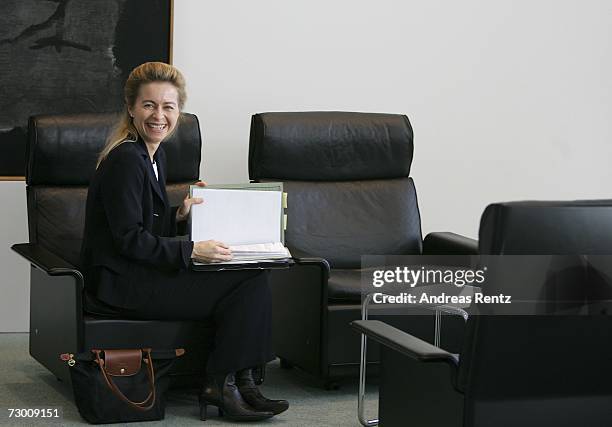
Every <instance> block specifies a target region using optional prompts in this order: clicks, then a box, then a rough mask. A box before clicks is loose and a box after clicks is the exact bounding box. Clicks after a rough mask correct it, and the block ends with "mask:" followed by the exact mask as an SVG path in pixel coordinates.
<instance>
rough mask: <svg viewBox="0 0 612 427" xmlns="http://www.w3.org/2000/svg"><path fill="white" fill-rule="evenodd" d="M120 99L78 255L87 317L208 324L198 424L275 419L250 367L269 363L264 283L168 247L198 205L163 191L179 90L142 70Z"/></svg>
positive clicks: (281, 407)
mask: <svg viewBox="0 0 612 427" xmlns="http://www.w3.org/2000/svg"><path fill="white" fill-rule="evenodd" d="M124 95H125V96H124V99H125V110H124V112H123V114H122V116H121V117H120V120H119V123H118V125H117V127H116V129H115V131H114V132H113V133H112V134H111V136H110V137H109V139H108V141H107V144H106V146H105V147H104V149H103V150H102V153H101V154H100V157H99V160H98V165H97V168H96V173H95V175H94V177H93V178H92V180H91V182H90V185H89V191H88V193H87V207H86V212H85V230H84V232H83V245H82V248H81V266H82V267H83V271H84V276H85V310H86V311H89V312H91V313H96V314H103V315H117V314H119V315H122V316H126V317H128V318H132V319H155V320H214V324H215V345H214V348H213V349H212V351H211V352H210V354H209V357H208V361H207V366H206V383H205V384H204V385H203V387H202V391H201V393H200V395H199V397H200V411H201V412H200V416H201V418H206V410H207V405H208V404H212V405H215V406H218V407H219V408H220V409H221V410H222V411H223V413H225V415H226V417H227V418H230V419H232V420H239V421H245V420H248V421H254V420H262V419H265V418H270V417H272V416H274V415H275V414H279V413H281V412H283V411H285V410H286V409H287V408H288V407H289V404H288V403H287V401H285V400H271V399H267V398H265V397H264V396H263V395H262V394H261V393H260V391H259V389H258V388H257V386H256V385H255V383H254V381H253V376H252V368H253V367H255V366H260V365H263V364H265V363H266V362H268V361H270V360H272V359H273V356H272V353H271V348H270V346H271V331H270V325H271V323H270V322H271V295H270V290H269V288H268V283H267V276H266V274H265V273H264V272H260V271H257V270H244V271H218V272H197V271H193V270H192V269H190V265H191V259H192V258H194V259H197V260H198V261H206V262H219V261H228V260H230V259H231V258H232V253H231V251H230V250H229V247H228V246H227V245H225V244H224V243H222V242H218V241H216V240H206V241H199V242H191V241H189V240H179V239H175V238H174V237H176V235H177V234H178V230H179V229H185V228H186V227H185V225H186V223H185V221H186V220H187V218H188V216H189V212H190V210H191V206H192V205H193V204H196V203H202V202H203V200H202V199H197V198H190V197H189V196H187V197H185V199H184V200H183V202H182V204H181V205H180V206H177V207H171V206H170V204H169V201H168V195H167V192H166V188H165V187H166V156H165V154H164V149H163V143H164V142H163V141H164V140H166V139H167V138H168V136H170V135H171V134H172V132H174V130H175V129H176V127H177V126H179V122H180V112H181V110H182V108H183V106H184V104H185V99H186V94H185V80H184V79H183V76H182V74H181V73H180V72H179V71H178V70H177V69H176V68H175V67H173V66H171V65H168V64H164V63H161V62H148V63H145V64H142V65H140V66H138V67H136V68H135V69H134V70H133V71H132V72H131V73H130V76H129V77H128V79H127V82H126V83H125V91H124ZM199 185H201V186H203V185H205V184H204V183H199ZM202 363H204V361H203V362H202Z"/></svg>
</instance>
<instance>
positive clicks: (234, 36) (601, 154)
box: [174, 0, 612, 237]
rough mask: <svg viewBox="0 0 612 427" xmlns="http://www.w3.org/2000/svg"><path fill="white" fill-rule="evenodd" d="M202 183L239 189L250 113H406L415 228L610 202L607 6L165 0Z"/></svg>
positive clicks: (459, 226) (591, 1) (445, 0)
mask: <svg viewBox="0 0 612 427" xmlns="http://www.w3.org/2000/svg"><path fill="white" fill-rule="evenodd" d="M174 11H175V25H174V64H175V65H177V66H178V67H179V68H181V69H182V70H183V72H184V73H185V75H186V77H187V81H188V85H189V94H190V100H189V102H188V106H187V107H188V108H187V109H188V110H189V111H191V112H194V113H196V114H197V115H198V116H199V117H200V120H201V122H202V128H203V129H202V130H203V137H204V152H203V169H202V171H203V177H204V178H205V179H207V180H208V181H210V182H217V183H218V182H235V181H245V180H247V178H248V176H247V147H248V136H249V125H250V116H251V114H253V113H256V112H263V111H287V110H289V111H291V110H293V111H298V110H319V109H320V110H353V111H373V112H394V113H403V114H406V115H407V116H408V117H409V118H410V120H411V122H412V125H413V128H414V133H415V140H414V142H415V156H414V163H413V169H412V175H413V177H414V178H415V182H416V185H417V191H418V195H419V204H420V207H421V214H422V218H423V228H424V231H425V232H428V231H434V230H451V231H456V232H460V233H462V234H466V235H469V236H473V237H476V236H477V232H478V221H479V219H480V214H481V213H482V211H483V209H484V207H485V206H486V205H487V204H488V203H490V202H493V201H503V200H516V199H573V198H609V197H611V194H610V193H611V192H610V190H609V183H610V182H611V181H612V168H611V167H610V166H609V164H610V160H612V144H610V142H612V126H611V124H610V123H611V120H610V118H611V117H612V90H611V88H612V78H611V76H612V51H611V41H612V34H611V32H612V25H611V24H612V3H611V2H610V1H609V0H587V1H578V0H515V1H511V2H510V1H499V0H498V1H491V0H464V1H461V2H457V1H454V0H428V1H419V2H417V1H405V0H404V1H401V0H398V1H393V0H379V1H362V0H359V1H354V0H350V1H349V0H334V1H330V0H325V1H324V0H308V1H305V0H302V1H296V0H294V1H284V0H259V1H256V2H248V1H236V0H230V1H223V2H221V1H219V2H212V1H204V2H203V1H201V0H175V4H174Z"/></svg>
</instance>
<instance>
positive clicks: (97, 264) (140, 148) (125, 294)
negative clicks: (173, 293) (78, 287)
mask: <svg viewBox="0 0 612 427" xmlns="http://www.w3.org/2000/svg"><path fill="white" fill-rule="evenodd" d="M162 145H163V143H162ZM154 160H155V162H156V164H157V170H158V174H159V182H158V180H157V179H156V177H155V172H154V171H153V166H152V164H151V161H150V159H149V154H148V152H147V148H146V145H145V143H144V142H143V141H142V140H140V139H139V140H138V141H136V142H124V143H123V144H121V145H120V146H118V147H117V148H115V149H114V150H112V151H111V152H110V154H109V155H108V157H107V158H106V159H105V160H104V161H103V162H102V163H101V164H100V166H99V167H98V170H97V171H96V173H95V175H94V177H93V179H92V181H91V183H90V185H89V192H88V194H87V208H86V213H85V230H84V234H83V246H82V249H81V266H82V268H83V269H84V271H85V272H86V277H85V286H86V288H87V291H88V292H90V294H93V295H95V296H96V297H97V298H98V299H100V300H101V301H104V302H106V303H108V304H111V305H113V306H117V307H125V308H130V307H135V306H137V305H139V304H142V303H143V302H146V300H147V299H148V296H149V295H150V294H151V292H152V289H151V286H147V283H143V282H144V281H143V280H142V279H143V276H144V275H143V274H140V273H141V272H142V271H143V269H157V270H160V271H165V272H168V271H173V270H180V269H186V268H188V266H189V262H190V256H191V252H192V249H193V242H189V241H184V240H182V241H181V240H176V239H171V237H173V236H175V235H176V231H177V224H176V209H177V208H171V207H170V205H169V203H168V196H167V194H166V188H165V187H166V185H165V182H166V173H165V171H166V156H165V154H164V151H163V148H162V147H161V145H160V147H159V148H158V150H157V152H156V153H155V156H154Z"/></svg>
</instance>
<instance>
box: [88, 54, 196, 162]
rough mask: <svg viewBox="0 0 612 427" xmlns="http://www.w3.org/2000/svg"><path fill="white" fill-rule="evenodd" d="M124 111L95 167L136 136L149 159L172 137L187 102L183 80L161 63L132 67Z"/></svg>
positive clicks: (178, 74) (174, 71)
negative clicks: (158, 147) (165, 140)
mask: <svg viewBox="0 0 612 427" xmlns="http://www.w3.org/2000/svg"><path fill="white" fill-rule="evenodd" d="M124 95H125V109H124V111H123V113H122V115H121V118H120V120H119V123H118V124H117V127H116V128H115V131H114V132H113V133H112V134H111V135H110V137H109V138H108V142H107V144H106V146H105V147H104V150H102V153H100V157H99V158H98V166H99V165H100V163H101V162H102V161H103V160H104V159H105V158H106V156H108V154H109V153H110V152H111V151H112V150H113V149H115V148H117V147H118V146H119V145H121V144H123V143H124V142H126V141H136V140H137V139H138V136H139V135H140V137H142V138H143V140H144V142H145V143H146V142H147V140H148V139H150V141H149V142H151V143H153V144H156V145H155V146H151V147H150V148H149V145H148V144H147V149H148V150H149V153H150V156H151V159H153V154H151V153H155V150H156V149H157V146H159V144H160V143H161V141H162V140H163V139H164V138H167V137H168V136H170V135H171V134H172V132H173V131H174V129H175V128H176V125H177V124H178V119H179V117H180V111H181V110H182V109H183V106H184V105H185V101H187V91H186V89H185V78H184V77H183V75H182V74H181V72H180V71H179V70H178V69H177V68H176V67H173V66H171V65H168V64H164V63H163V62H146V63H144V64H142V65H139V66H138V67H136V68H134V70H132V72H131V73H130V75H129V77H128V79H127V81H126V82H125V88H124Z"/></svg>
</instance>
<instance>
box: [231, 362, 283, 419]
mask: <svg viewBox="0 0 612 427" xmlns="http://www.w3.org/2000/svg"><path fill="white" fill-rule="evenodd" d="M236 385H237V386H238V390H239V391H240V394H241V395H242V398H243V399H244V400H245V401H246V403H248V404H249V405H251V406H252V407H253V408H255V409H257V410H258V411H270V412H272V413H274V415H278V414H280V413H281V412H285V411H286V410H287V409H288V408H289V402H287V401H286V400H273V399H268V398H267V397H265V396H263V395H262V394H261V391H259V388H258V387H257V385H256V384H255V381H254V380H253V372H252V370H251V369H250V368H247V369H242V370H240V371H238V372H236Z"/></svg>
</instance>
